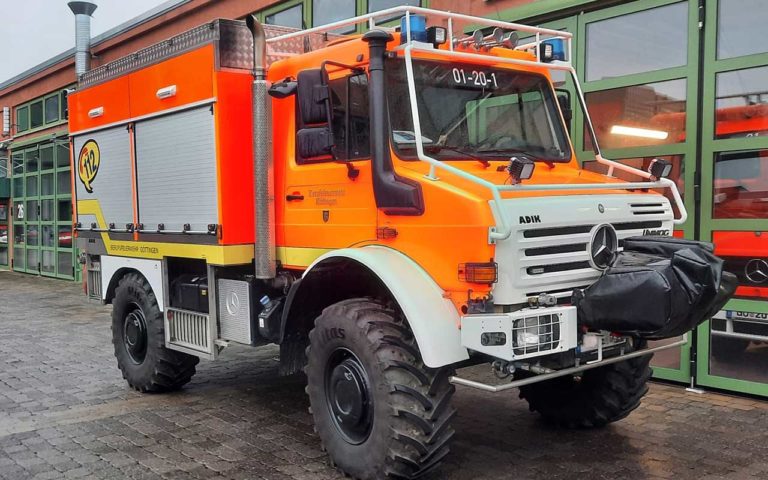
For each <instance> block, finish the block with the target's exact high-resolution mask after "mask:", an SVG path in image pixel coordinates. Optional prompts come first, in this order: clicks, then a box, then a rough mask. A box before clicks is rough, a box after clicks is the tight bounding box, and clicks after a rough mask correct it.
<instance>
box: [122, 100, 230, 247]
mask: <svg viewBox="0 0 768 480" xmlns="http://www.w3.org/2000/svg"><path fill="white" fill-rule="evenodd" d="M212 109H213V107H212V106H211V105H207V106H203V107H196V108H193V109H190V110H184V111H181V112H177V113H172V114H169V115H163V116H160V117H156V118H151V119H148V120H143V121H140V122H137V123H136V127H135V129H136V171H137V184H138V197H139V206H138V209H139V223H140V224H143V226H144V229H145V230H147V231H156V230H164V231H168V232H183V231H187V232H190V233H191V232H197V233H205V232H208V231H209V226H217V225H218V224H219V218H218V208H219V205H218V194H217V185H218V179H217V172H216V140H215V130H214V118H213V113H212Z"/></svg>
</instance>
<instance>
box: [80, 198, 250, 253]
mask: <svg viewBox="0 0 768 480" xmlns="http://www.w3.org/2000/svg"><path fill="white" fill-rule="evenodd" d="M77 214H78V215H93V216H95V217H96V222H97V224H98V226H99V228H101V229H104V228H107V223H106V222H105V221H104V215H103V214H102V211H101V206H100V205H99V201H98V200H79V201H78V202H77ZM101 240H102V241H103V242H104V246H105V247H106V249H107V253H108V254H109V255H116V256H120V257H135V258H149V259H157V260H159V259H162V258H163V257H184V258H202V259H205V260H207V262H208V263H211V264H213V265H239V264H244V263H250V262H252V261H253V245H252V244H248V245H195V244H189V243H161V242H134V241H124V240H112V239H110V238H109V235H108V234H107V232H101Z"/></svg>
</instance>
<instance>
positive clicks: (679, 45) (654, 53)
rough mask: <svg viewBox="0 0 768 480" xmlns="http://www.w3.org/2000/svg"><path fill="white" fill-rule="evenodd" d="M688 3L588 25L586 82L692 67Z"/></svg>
mask: <svg viewBox="0 0 768 480" xmlns="http://www.w3.org/2000/svg"><path fill="white" fill-rule="evenodd" d="M687 25H688V2H680V3H675V4H672V5H667V6H664V7H658V8H652V9H650V10H643V11H641V12H636V13H631V14H628V15H622V16H619V17H614V18H609V19H607V20H600V21H596V22H592V23H589V24H587V47H586V50H585V51H586V80H587V81H588V82H591V81H594V80H601V79H605V78H613V77H620V76H623V75H631V74H635V73H642V72H651V71H655V70H662V69H665V68H672V67H680V66H683V65H686V64H687V63H688V28H687Z"/></svg>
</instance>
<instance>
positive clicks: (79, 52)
mask: <svg viewBox="0 0 768 480" xmlns="http://www.w3.org/2000/svg"><path fill="white" fill-rule="evenodd" d="M67 5H69V9H70V10H72V13H74V14H75V73H76V74H77V78H78V79H79V78H80V76H81V75H82V74H84V73H85V72H87V71H88V70H89V69H90V67H91V15H92V14H93V12H94V11H96V4H95V3H91V2H69V3H68V4H67Z"/></svg>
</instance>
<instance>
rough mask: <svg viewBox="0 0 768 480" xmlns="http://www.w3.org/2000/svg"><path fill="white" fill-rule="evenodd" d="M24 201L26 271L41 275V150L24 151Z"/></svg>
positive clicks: (20, 215) (20, 213)
mask: <svg viewBox="0 0 768 480" xmlns="http://www.w3.org/2000/svg"><path fill="white" fill-rule="evenodd" d="M24 191H25V197H24V201H23V203H22V202H18V203H19V205H20V206H22V208H21V209H19V210H18V212H19V219H20V220H21V219H22V218H23V221H24V233H25V235H26V245H25V248H24V255H25V262H24V265H25V267H24V271H25V272H27V273H40V244H41V238H40V150H39V149H38V148H37V147H35V148H30V149H27V150H25V151H24Z"/></svg>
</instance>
